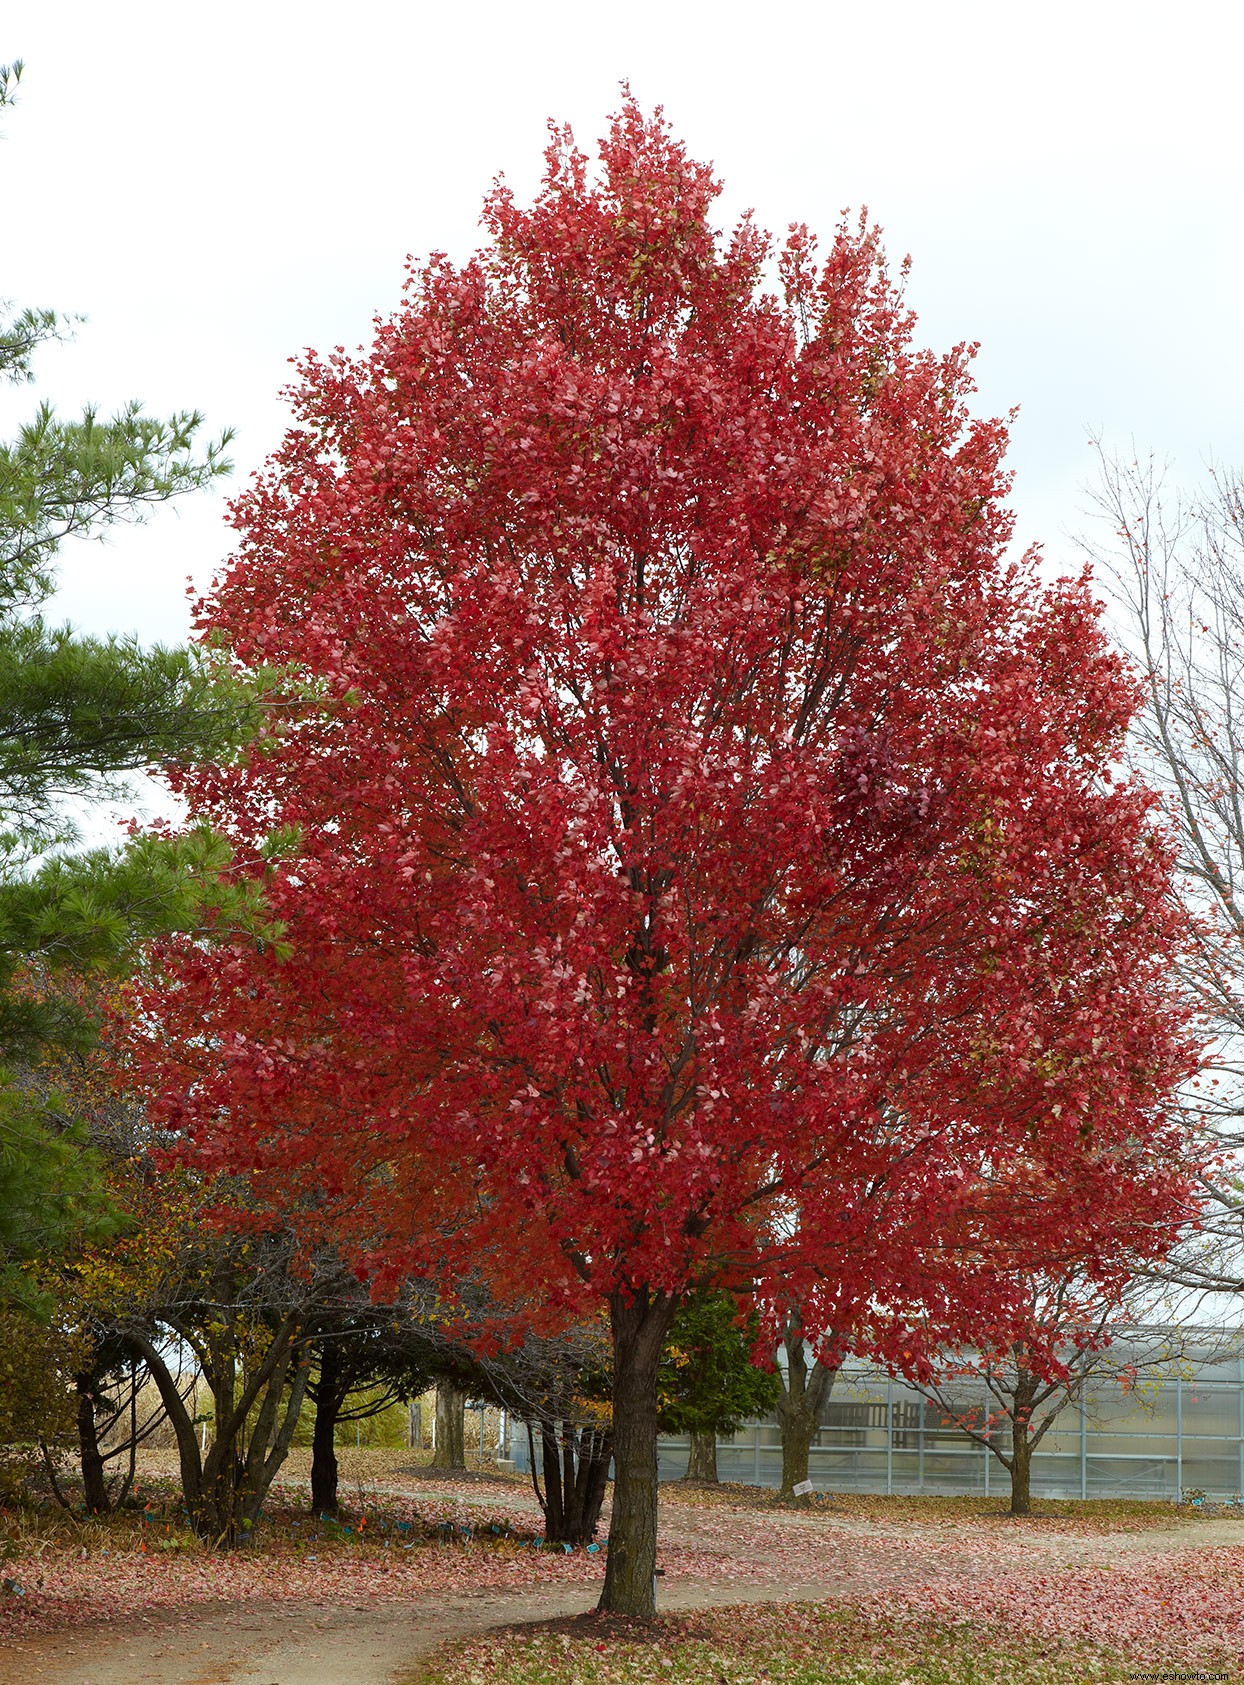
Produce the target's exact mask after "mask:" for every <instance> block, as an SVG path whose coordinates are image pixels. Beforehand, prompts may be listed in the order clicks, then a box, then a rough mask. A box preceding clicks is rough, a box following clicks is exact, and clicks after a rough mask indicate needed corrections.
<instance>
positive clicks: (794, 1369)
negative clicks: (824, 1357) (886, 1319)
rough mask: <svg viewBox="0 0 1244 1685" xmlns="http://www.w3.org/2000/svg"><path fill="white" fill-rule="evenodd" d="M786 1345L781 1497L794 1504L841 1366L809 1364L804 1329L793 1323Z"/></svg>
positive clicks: (781, 1409) (781, 1406)
mask: <svg viewBox="0 0 1244 1685" xmlns="http://www.w3.org/2000/svg"><path fill="white" fill-rule="evenodd" d="M782 1343H783V1345H784V1346H785V1348H786V1375H785V1378H784V1380H783V1385H782V1391H781V1393H780V1394H779V1395H778V1402H777V1417H778V1423H779V1425H780V1426H781V1429H782V1490H781V1496H782V1497H783V1498H785V1499H787V1500H788V1501H789V1502H792V1503H793V1502H795V1501H796V1498H795V1487H796V1486H799V1485H801V1484H802V1483H803V1482H804V1481H805V1480H807V1478H808V1456H809V1453H810V1452H811V1450H812V1441H813V1439H814V1438H815V1437H816V1430H817V1429H818V1428H819V1427H820V1425H821V1412H822V1411H823V1410H824V1408H825V1405H826V1404H827V1403H828V1401H829V1395H830V1393H831V1392H832V1391H833V1388H834V1381H835V1380H836V1379H837V1376H838V1366H837V1364H824V1363H817V1362H816V1361H815V1360H813V1362H812V1363H811V1364H809V1362H808V1354H807V1352H806V1351H805V1350H804V1344H803V1327H802V1325H801V1324H800V1323H799V1322H797V1321H795V1320H793V1319H792V1321H791V1322H790V1324H789V1325H788V1327H787V1330H786V1336H785V1338H784V1340H783V1342H782ZM804 1501H805V1502H806V1497H805V1499H804Z"/></svg>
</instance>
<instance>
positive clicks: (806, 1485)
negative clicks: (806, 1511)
mask: <svg viewBox="0 0 1244 1685" xmlns="http://www.w3.org/2000/svg"><path fill="white" fill-rule="evenodd" d="M811 1490H812V1482H811V1481H810V1480H801V1481H800V1482H799V1484H798V1486H792V1487H791V1491H792V1492H793V1493H794V1494H795V1496H796V1497H797V1498H806V1497H807V1495H808V1493H809V1492H810V1491H811Z"/></svg>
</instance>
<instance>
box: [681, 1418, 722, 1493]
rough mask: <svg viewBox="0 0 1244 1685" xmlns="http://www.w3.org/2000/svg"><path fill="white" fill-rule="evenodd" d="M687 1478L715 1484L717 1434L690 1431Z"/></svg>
mask: <svg viewBox="0 0 1244 1685" xmlns="http://www.w3.org/2000/svg"><path fill="white" fill-rule="evenodd" d="M687 1479H688V1480H703V1481H708V1482H711V1484H712V1485H714V1486H715V1485H716V1484H717V1435H716V1434H715V1433H697V1432H696V1431H695V1429H694V1428H693V1429H692V1431H691V1450H690V1452H689V1453H688V1456H687Z"/></svg>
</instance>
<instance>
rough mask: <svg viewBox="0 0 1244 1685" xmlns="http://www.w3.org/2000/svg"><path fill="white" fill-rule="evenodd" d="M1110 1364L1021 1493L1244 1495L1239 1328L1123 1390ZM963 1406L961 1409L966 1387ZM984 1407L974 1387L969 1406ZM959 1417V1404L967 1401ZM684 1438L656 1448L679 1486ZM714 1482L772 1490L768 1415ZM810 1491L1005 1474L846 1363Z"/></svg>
mask: <svg viewBox="0 0 1244 1685" xmlns="http://www.w3.org/2000/svg"><path fill="white" fill-rule="evenodd" d="M1112 1353H1113V1354H1115V1355H1118V1357H1119V1362H1118V1363H1115V1362H1113V1361H1112V1363H1111V1365H1110V1368H1109V1369H1108V1370H1103V1372H1102V1373H1101V1375H1100V1377H1095V1378H1094V1379H1093V1380H1092V1381H1091V1382H1090V1384H1089V1385H1088V1387H1087V1388H1086V1392H1085V1396H1084V1399H1083V1401H1082V1403H1080V1404H1075V1405H1071V1406H1068V1407H1066V1408H1064V1410H1063V1411H1062V1412H1061V1414H1060V1415H1059V1417H1058V1419H1057V1420H1056V1421H1055V1422H1054V1423H1053V1424H1052V1425H1051V1427H1050V1429H1049V1431H1048V1432H1047V1433H1046V1435H1045V1437H1044V1438H1043V1439H1042V1441H1041V1443H1040V1445H1039V1447H1038V1448H1037V1451H1036V1453H1035V1454H1034V1456H1033V1461H1032V1492H1033V1496H1034V1497H1045V1498H1131V1497H1135V1498H1166V1499H1170V1500H1171V1501H1172V1502H1175V1501H1178V1500H1179V1499H1180V1497H1181V1495H1182V1496H1184V1497H1185V1498H1187V1497H1189V1496H1192V1497H1195V1496H1197V1495H1199V1494H1201V1493H1204V1494H1205V1495H1206V1496H1208V1497H1212V1498H1217V1499H1220V1500H1221V1499H1230V1498H1238V1497H1239V1496H1240V1494H1241V1493H1244V1352H1242V1351H1241V1336H1240V1334H1239V1331H1236V1330H1233V1331H1230V1332H1229V1333H1228V1332H1227V1331H1224V1330H1207V1331H1206V1333H1205V1336H1204V1338H1203V1339H1200V1340H1198V1341H1197V1342H1195V1343H1192V1344H1190V1345H1185V1347H1184V1350H1183V1354H1182V1355H1181V1356H1180V1358H1179V1359H1178V1360H1177V1361H1176V1360H1171V1361H1169V1362H1168V1363H1167V1364H1165V1365H1164V1366H1163V1369H1164V1372H1163V1370H1156V1369H1155V1370H1154V1371H1153V1372H1152V1373H1151V1374H1150V1375H1149V1376H1148V1378H1145V1377H1144V1376H1143V1375H1142V1378H1141V1379H1140V1380H1139V1382H1138V1383H1137V1384H1136V1385H1133V1386H1130V1387H1125V1386H1124V1385H1123V1384H1122V1383H1121V1381H1120V1378H1119V1376H1120V1372H1121V1368H1122V1364H1123V1363H1124V1362H1126V1360H1127V1353H1126V1349H1125V1348H1123V1347H1121V1346H1116V1347H1113V1348H1112ZM963 1397H964V1399H965V1401H969V1395H968V1389H967V1388H966V1386H965V1388H964V1390H963ZM985 1405H986V1399H985V1392H984V1387H983V1384H982V1385H980V1387H979V1409H980V1411H981V1413H982V1414H983V1413H984V1410H985ZM969 1407H970V1401H969ZM686 1464H687V1441H686V1440H685V1439H676V1438H666V1439H663V1440H662V1442H661V1478H662V1479H663V1480H670V1479H677V1478H679V1477H680V1476H681V1475H682V1474H683V1473H684V1471H685V1469H686ZM717 1466H718V1472H719V1475H720V1477H721V1479H722V1480H729V1481H741V1482H745V1483H748V1484H751V1485H757V1486H778V1485H780V1483H781V1475H782V1449H781V1433H780V1430H779V1428H778V1425H777V1421H776V1419H775V1418H772V1417H771V1418H769V1419H768V1420H766V1421H762V1422H754V1423H749V1424H747V1425H746V1426H744V1427H743V1428H741V1429H740V1431H739V1432H738V1433H736V1434H734V1435H733V1436H724V1435H723V1436H722V1437H721V1438H720V1439H719V1440H718V1449H717ZM809 1476H810V1478H811V1480H812V1484H813V1486H814V1487H815V1488H816V1489H817V1490H818V1491H828V1492H886V1493H894V1492H928V1493H941V1494H952V1493H977V1494H988V1493H995V1494H997V1495H999V1496H1001V1495H1002V1494H1003V1493H1005V1492H1006V1491H1008V1490H1009V1477H1008V1475H1007V1471H1006V1469H1005V1468H1004V1467H1003V1466H1002V1464H1001V1462H1000V1461H999V1460H998V1458H997V1457H996V1456H994V1455H993V1453H991V1452H989V1451H987V1450H986V1449H985V1447H984V1446H983V1445H981V1444H980V1443H979V1442H978V1441H976V1440H974V1439H972V1438H971V1437H970V1436H969V1435H968V1434H967V1433H965V1432H964V1431H963V1429H962V1428H960V1427H958V1426H956V1425H955V1422H954V1421H953V1420H951V1419H949V1418H948V1417H947V1414H946V1412H945V1411H944V1410H943V1409H942V1408H940V1407H939V1406H938V1405H936V1404H933V1403H930V1402H929V1401H928V1400H927V1399H924V1398H922V1397H921V1396H920V1394H919V1393H917V1392H914V1391H913V1390H912V1389H911V1388H909V1387H907V1386H905V1385H904V1384H903V1382H901V1381H898V1380H892V1379H890V1378H889V1377H888V1376H886V1375H885V1374H883V1373H879V1372H878V1371H876V1370H875V1369H871V1368H869V1367H867V1366H865V1365H863V1364H851V1363H848V1364H847V1365H845V1366H844V1368H843V1372H842V1374H841V1375H840V1376H839V1378H838V1381H837V1383H836V1385H835V1387H834V1390H833V1394H832V1396H831V1398H830V1401H829V1403H828V1405H827V1406H826V1408H825V1411H824V1413H823V1420H822V1423H821V1427H820V1430H819V1432H818V1433H817V1436H816V1438H815V1439H814V1440H813V1443H812V1451H811V1456H810V1459H809Z"/></svg>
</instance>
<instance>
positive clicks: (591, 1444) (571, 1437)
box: [528, 1421, 613, 1545]
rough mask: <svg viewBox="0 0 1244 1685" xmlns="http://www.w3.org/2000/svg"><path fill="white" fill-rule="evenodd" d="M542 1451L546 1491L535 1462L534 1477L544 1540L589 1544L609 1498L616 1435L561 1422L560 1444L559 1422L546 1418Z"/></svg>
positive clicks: (541, 1435) (556, 1542)
mask: <svg viewBox="0 0 1244 1685" xmlns="http://www.w3.org/2000/svg"><path fill="white" fill-rule="evenodd" d="M530 1432H531V1430H530V1428H529V1429H528V1434H529V1435H530ZM533 1450H534V1442H533ZM540 1451H541V1459H540V1460H541V1469H542V1473H543V1476H544V1488H543V1490H541V1488H540V1485H539V1483H538V1482H537V1481H536V1480H535V1468H534V1462H533V1467H532V1479H533V1484H534V1485H535V1488H536V1497H537V1498H538V1499H539V1500H540V1508H541V1509H542V1510H543V1511H544V1536H545V1538H546V1539H547V1540H548V1542H549V1544H555V1545H589V1544H591V1542H592V1540H593V1539H594V1538H595V1537H596V1528H597V1525H598V1523H599V1521H600V1512H601V1506H602V1505H603V1504H604V1501H605V1487H606V1485H607V1483H608V1480H609V1464H610V1462H611V1461H612V1458H613V1435H612V1434H611V1433H608V1432H606V1431H605V1430H603V1429H601V1428H584V1429H582V1431H576V1429H575V1425H574V1423H573V1422H563V1423H562V1429H561V1438H560V1444H559V1440H558V1434H557V1425H556V1423H554V1422H548V1421H544V1422H541V1423H540Z"/></svg>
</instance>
